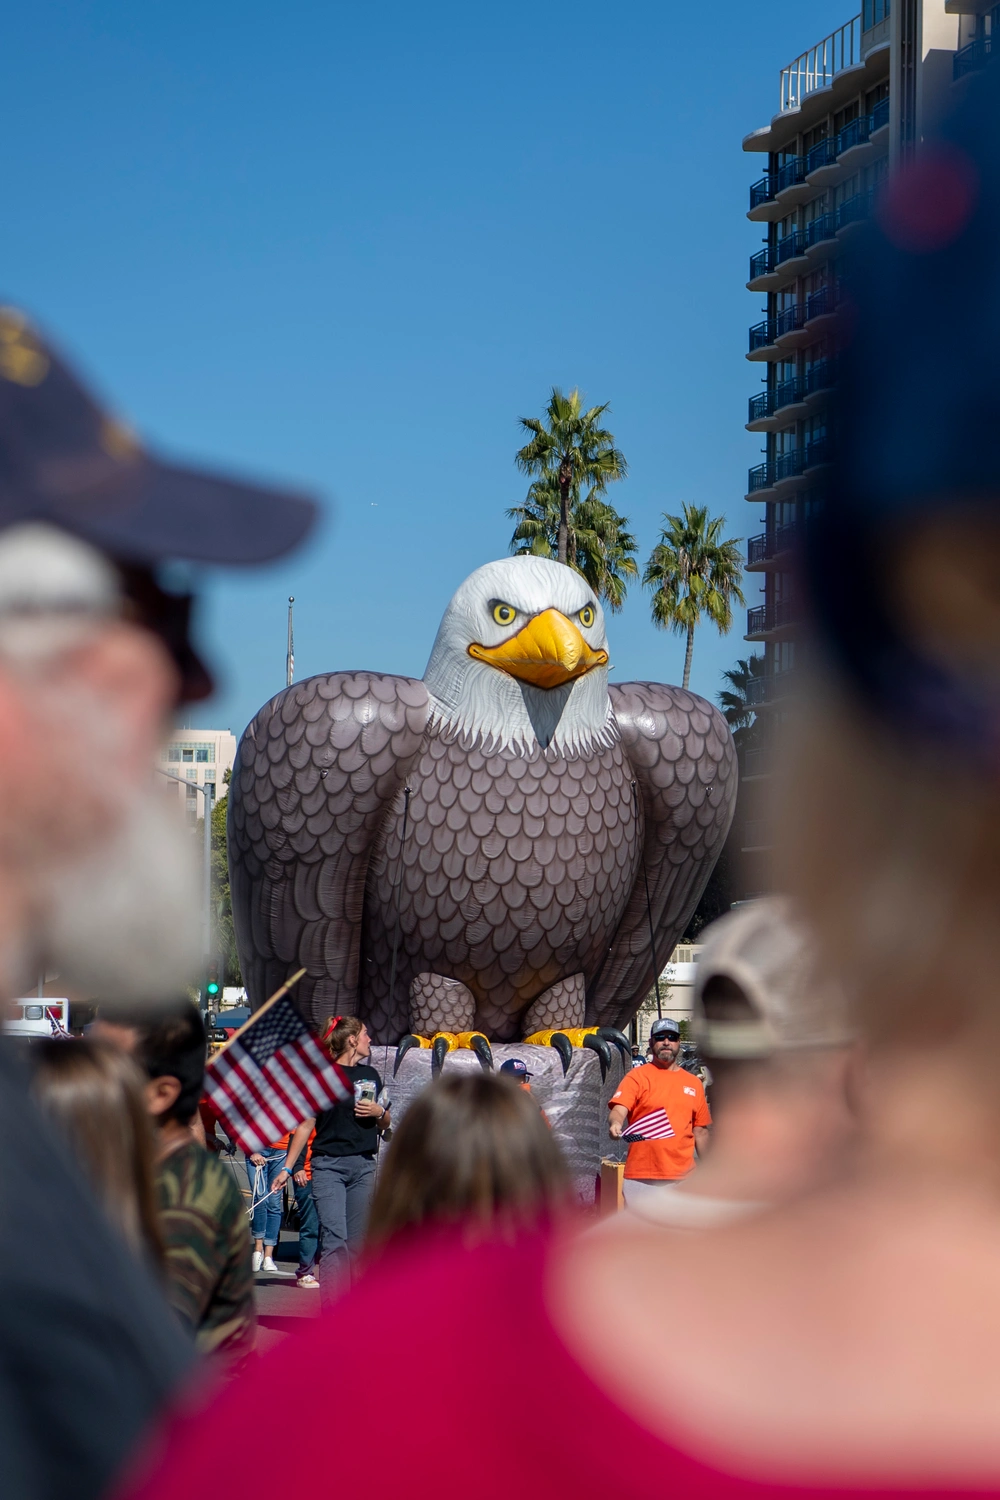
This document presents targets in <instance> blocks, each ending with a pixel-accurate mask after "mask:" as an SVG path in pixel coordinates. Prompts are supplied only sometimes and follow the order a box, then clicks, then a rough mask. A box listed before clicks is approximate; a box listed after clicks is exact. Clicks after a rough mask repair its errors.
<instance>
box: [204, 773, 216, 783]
mask: <svg viewBox="0 0 1000 1500" xmlns="http://www.w3.org/2000/svg"><path fill="white" fill-rule="evenodd" d="M205 780H206V781H214V780H215V772H214V771H206V772H205Z"/></svg>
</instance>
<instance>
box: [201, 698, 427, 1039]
mask: <svg viewBox="0 0 1000 1500" xmlns="http://www.w3.org/2000/svg"><path fill="white" fill-rule="evenodd" d="M427 717H428V699H427V689H426V688H425V687H424V685H423V683H422V682H417V681H415V680H414V679H413V678H411V677H386V676H382V675H381V674H379V673H377V672H331V673H330V674H329V675H327V676H320V677H310V678H307V679H306V680H305V681H304V682H297V683H295V684H294V685H293V686H292V687H290V688H286V689H285V691H284V692H283V693H279V694H278V695H277V697H275V698H272V699H271V701H270V703H266V704H265V705H264V707H263V708H262V709H261V710H260V712H259V713H258V714H257V716H256V718H255V719H254V720H253V723H252V724H251V725H250V726H249V728H248V729H247V730H246V731H245V733H244V735H243V738H242V739H241V741H240V747H239V750H238V752H237V755H236V764H235V766H234V767H233V775H232V781H231V785H230V789H229V812H228V816H227V840H228V845H229V870H230V883H231V888H232V897H233V923H234V926H235V929H236V945H237V948H238V950H239V955H240V964H241V965H242V968H243V979H244V983H245V984H246V987H247V991H248V993H249V996H250V1004H251V1005H252V1006H257V1005H260V1004H261V1002H262V1001H263V1000H265V999H266V998H267V996H268V995H269V994H271V993H273V991H274V990H276V989H277V988H278V986H279V985H280V984H281V983H282V982H283V980H285V979H286V978H287V977H288V976H289V974H291V973H293V972H294V971H295V970H296V969H298V968H301V967H302V966H303V965H304V966H305V968H306V974H305V976H304V977H303V979H302V980H301V981H300V983H299V985H298V986H297V989H296V994H295V999H296V1002H297V1004H298V1005H299V1007H300V1009H301V1010H302V1012H303V1014H304V1015H306V1016H309V1017H311V1018H312V1019H313V1020H314V1021H316V1022H317V1023H320V1022H322V1020H323V1019H324V1018H325V1017H326V1016H328V1015H330V1014H331V1013H334V1014H336V1013H340V1014H342V1015H352V1014H356V1013H357V1003H358V966H359V958H360V952H361V918H362V908H363V905H364V891H365V876H366V874H367V871H368V860H369V855H370V854H371V851H372V848H373V846H374V844H375V840H376V836H377V834H378V830H379V826H380V824H381V821H382V819H383V818H384V816H385V814H386V812H387V810H388V808H389V807H390V806H391V804H392V802H393V799H394V798H395V797H396V796H397V794H398V793H399V791H400V788H401V787H402V785H403V783H404V781H405V780H406V777H407V775H408V774H409V770H410V767H411V766H412V764H413V762H414V759H415V757H416V754H417V751H418V750H419V748H420V743H421V738H422V736H423V732H424V727H425V725H426V723H427Z"/></svg>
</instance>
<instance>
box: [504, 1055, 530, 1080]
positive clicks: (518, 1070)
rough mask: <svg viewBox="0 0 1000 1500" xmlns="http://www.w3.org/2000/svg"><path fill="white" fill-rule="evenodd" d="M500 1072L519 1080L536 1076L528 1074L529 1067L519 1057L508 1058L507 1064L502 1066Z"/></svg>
mask: <svg viewBox="0 0 1000 1500" xmlns="http://www.w3.org/2000/svg"><path fill="white" fill-rule="evenodd" d="M500 1072H501V1073H508V1074H510V1075H512V1076H513V1077H514V1078H517V1079H524V1078H533V1077H534V1074H533V1073H529V1072H528V1069H527V1067H526V1066H525V1064H524V1063H523V1062H522V1061H521V1059H520V1058H519V1057H508V1059H507V1061H506V1062H502V1063H501V1064H500Z"/></svg>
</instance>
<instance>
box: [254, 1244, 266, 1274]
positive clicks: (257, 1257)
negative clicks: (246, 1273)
mask: <svg viewBox="0 0 1000 1500" xmlns="http://www.w3.org/2000/svg"><path fill="white" fill-rule="evenodd" d="M251 1264H252V1265H253V1274H254V1275H255V1276H256V1274H257V1272H258V1271H259V1270H260V1268H261V1266H262V1265H263V1264H264V1252H263V1250H255V1251H254V1253H253V1260H252V1262H251Z"/></svg>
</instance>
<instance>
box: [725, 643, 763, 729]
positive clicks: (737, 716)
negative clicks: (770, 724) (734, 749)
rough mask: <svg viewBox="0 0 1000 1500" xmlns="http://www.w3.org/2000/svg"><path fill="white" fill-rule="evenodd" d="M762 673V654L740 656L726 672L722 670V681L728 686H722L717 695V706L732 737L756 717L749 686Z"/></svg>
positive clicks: (748, 725) (749, 724)
mask: <svg viewBox="0 0 1000 1500" xmlns="http://www.w3.org/2000/svg"><path fill="white" fill-rule="evenodd" d="M763 675H764V658H763V656H757V655H754V656H748V657H740V659H739V660H738V661H737V663H736V665H735V667H730V669H729V671H728V672H723V674H722V680H723V682H728V683H729V687H728V688H723V689H722V691H721V692H720V693H719V695H718V703H719V707H720V708H721V709H722V717H723V718H724V719H725V721H726V723H727V724H728V725H729V727H730V729H731V730H732V731H733V735H734V737H736V736H738V735H739V734H740V732H741V730H745V729H749V728H750V726H751V724H753V722H754V719H755V718H756V717H757V711H756V709H755V707H754V705H753V704H752V703H751V702H750V686H751V683H754V682H756V681H757V680H758V678H761V677H763Z"/></svg>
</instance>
